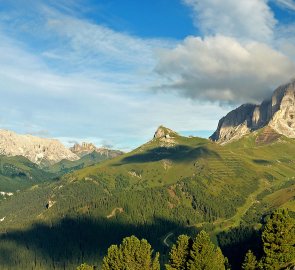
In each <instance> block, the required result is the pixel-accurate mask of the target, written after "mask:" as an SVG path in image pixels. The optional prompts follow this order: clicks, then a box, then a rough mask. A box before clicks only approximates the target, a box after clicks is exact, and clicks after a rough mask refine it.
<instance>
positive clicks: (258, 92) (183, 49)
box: [156, 36, 295, 103]
mask: <svg viewBox="0 0 295 270" xmlns="http://www.w3.org/2000/svg"><path fill="white" fill-rule="evenodd" d="M156 71H157V72H158V73H159V74H160V75H161V76H165V77H166V78H167V83H166V84H165V85H161V86H159V89H160V90H164V91H169V90H170V89H172V90H175V91H177V92H179V93H180V94H181V95H184V96H187V97H190V98H193V99H199V100H209V101H219V102H221V103H224V102H225V103H226V102H229V103H240V102H257V101H261V100H262V99H263V98H265V97H267V96H269V95H270V91H271V90H274V87H276V86H278V85H279V84H281V83H285V82H286V81H289V80H290V79H291V78H292V77H294V75H295V64H294V62H292V61H291V60H290V59H288V57H286V56H285V55H283V54H282V53H280V52H278V51H276V50H274V49H272V48H271V47H269V46H267V45H266V44H263V43H258V42H245V43H240V42H239V41H237V40H235V39H233V38H229V37H224V36H215V37H206V38H204V39H201V38H199V37H189V38H187V39H186V40H185V41H184V42H183V43H181V44H179V45H178V46H177V47H176V48H174V49H173V50H163V51H162V52H161V53H160V54H159V63H158V66H157V68H156Z"/></svg>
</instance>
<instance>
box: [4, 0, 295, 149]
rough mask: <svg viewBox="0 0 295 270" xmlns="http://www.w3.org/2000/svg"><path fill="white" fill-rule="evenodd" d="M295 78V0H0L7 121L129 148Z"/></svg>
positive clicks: (206, 124) (202, 132)
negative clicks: (161, 130)
mask: <svg viewBox="0 0 295 270" xmlns="http://www.w3.org/2000/svg"><path fill="white" fill-rule="evenodd" d="M294 78H295V1H294V0H240V1H237V0H222V1H221V0H206V1H203V0H141V1H138V0H97V1H94V0H67V1H65V0H64V1H61V0H0V95H1V99H0V128H1V129H9V130H13V131H16V132H18V133H24V134H26V133H29V134H33V135H36V136H41V137H48V138H57V139H59V140H61V141H62V142H63V143H64V144H65V145H67V146H70V145H72V144H73V143H76V142H83V141H87V142H93V143H95V144H96V145H97V146H106V147H111V148H114V149H121V150H124V151H130V150H131V149H133V148H135V147H137V146H139V145H141V144H142V143H145V142H146V141H148V140H150V139H151V138H152V137H153V133H154V132H155V130H156V129H157V127H158V126H160V125H164V126H167V127H169V128H171V129H173V130H175V131H177V132H180V133H181V134H183V135H195V136H201V137H208V136H209V135H211V134H212V133H213V131H214V130H215V129H216V127H217V124H218V120H219V119H220V118H221V117H222V116H224V115H226V114H227V113H228V112H229V111H230V110H232V109H233V108H235V107H237V106H239V105H241V104H242V103H248V102H251V103H257V104H258V103H260V102H261V101H262V100H263V99H265V98H267V97H270V95H271V93H272V91H273V90H274V89H275V88H276V87H277V86H279V85H280V84H283V83H287V82H288V81H290V80H292V79H294Z"/></svg>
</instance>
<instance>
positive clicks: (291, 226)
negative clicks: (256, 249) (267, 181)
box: [262, 210, 295, 270]
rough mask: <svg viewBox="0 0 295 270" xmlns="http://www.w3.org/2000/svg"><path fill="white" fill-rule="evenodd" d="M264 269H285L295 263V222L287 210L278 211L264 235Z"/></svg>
mask: <svg viewBox="0 0 295 270" xmlns="http://www.w3.org/2000/svg"><path fill="white" fill-rule="evenodd" d="M262 242H263V251H264V253H265V256H264V257H263V260H262V264H263V268H264V269H272V270H276V269H283V268H284V267H287V266H289V265H290V264H292V262H293V263H294V261H295V220H294V219H293V218H291V217H290V216H289V214H288V212H287V210H277V211H275V212H274V213H273V214H272V215H271V216H270V219H269V220H268V221H267V223H266V225H265V227H264V230H263V233H262Z"/></svg>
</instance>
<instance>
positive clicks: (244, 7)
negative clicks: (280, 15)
mask: <svg viewBox="0 0 295 270" xmlns="http://www.w3.org/2000/svg"><path fill="white" fill-rule="evenodd" d="M282 1H284V0H282ZM183 2H184V3H185V4H187V5H189V6H191V7H192V9H193V12H194V16H193V19H194V21H195V25H196V26H197V27H198V28H200V29H201V30H202V32H203V33H204V34H205V35H215V34H221V35H225V36H229V37H234V38H239V39H250V40H256V41H263V42H265V41H267V42H268V41H270V40H271V39H272V36H273V27H274V25H275V24H276V20H275V18H274V15H273V13H272V11H271V9H270V7H269V6H268V5H267V1H266V0H247V1H236V0H223V1H215V0H207V1H202V0H183Z"/></svg>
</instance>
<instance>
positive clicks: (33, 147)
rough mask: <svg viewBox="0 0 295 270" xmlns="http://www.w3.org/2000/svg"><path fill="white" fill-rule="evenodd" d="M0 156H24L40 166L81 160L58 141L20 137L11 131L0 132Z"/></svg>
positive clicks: (27, 136) (28, 136)
mask: <svg viewBox="0 0 295 270" xmlns="http://www.w3.org/2000/svg"><path fill="white" fill-rule="evenodd" d="M0 155H5V156H24V157H26V158H27V159H29V160H30V161H32V162H34V163H36V164H40V165H50V164H54V163H57V162H59V161H61V160H62V159H67V160H77V159H79V157H78V156H77V155H75V154H74V153H72V152H71V151H70V150H69V149H67V148H66V147H65V146H64V145H63V144H62V143H61V142H60V141H58V140H54V139H45V138H39V137H35V136H32V135H20V134H17V133H15V132H12V131H9V130H0Z"/></svg>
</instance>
